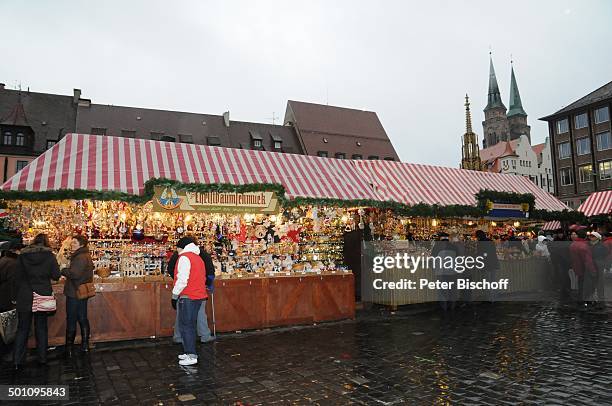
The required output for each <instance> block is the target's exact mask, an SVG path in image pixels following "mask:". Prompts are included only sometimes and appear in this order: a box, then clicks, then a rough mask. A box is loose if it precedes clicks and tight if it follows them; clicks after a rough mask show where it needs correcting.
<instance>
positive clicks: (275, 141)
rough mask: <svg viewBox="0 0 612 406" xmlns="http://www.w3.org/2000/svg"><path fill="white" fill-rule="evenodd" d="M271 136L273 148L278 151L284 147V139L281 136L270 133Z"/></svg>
mask: <svg viewBox="0 0 612 406" xmlns="http://www.w3.org/2000/svg"><path fill="white" fill-rule="evenodd" d="M270 138H272V148H273V149H275V150H277V151H278V150H280V149H282V148H283V139H282V138H281V137H280V136H278V135H276V134H272V133H270Z"/></svg>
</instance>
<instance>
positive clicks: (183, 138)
mask: <svg viewBox="0 0 612 406" xmlns="http://www.w3.org/2000/svg"><path fill="white" fill-rule="evenodd" d="M179 141H180V142H182V143H185V144H193V136H192V135H191V134H179Z"/></svg>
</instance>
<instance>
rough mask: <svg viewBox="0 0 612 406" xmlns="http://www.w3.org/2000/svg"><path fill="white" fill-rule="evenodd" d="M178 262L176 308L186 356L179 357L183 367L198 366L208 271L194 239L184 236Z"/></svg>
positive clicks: (173, 298)
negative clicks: (198, 337) (199, 326)
mask: <svg viewBox="0 0 612 406" xmlns="http://www.w3.org/2000/svg"><path fill="white" fill-rule="evenodd" d="M176 247H177V251H178V254H179V256H178V261H177V264H176V271H175V272H174V287H173V289H172V307H173V308H174V309H177V310H178V315H177V316H178V318H179V331H180V334H181V339H182V342H183V354H181V355H179V357H178V358H179V365H183V366H188V365H195V364H197V363H198V355H197V352H196V348H195V342H196V327H197V315H198V312H199V310H200V308H201V306H202V302H203V301H204V299H207V298H208V294H207V292H206V269H205V265H204V261H203V260H202V258H201V257H200V248H198V246H197V245H196V244H195V240H194V239H193V238H191V237H183V238H181V239H180V240H179V241H178V242H177V243H176Z"/></svg>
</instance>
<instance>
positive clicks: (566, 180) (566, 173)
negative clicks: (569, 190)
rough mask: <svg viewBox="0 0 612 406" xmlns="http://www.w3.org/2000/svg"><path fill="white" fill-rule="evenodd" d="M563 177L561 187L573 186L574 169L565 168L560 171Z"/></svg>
mask: <svg viewBox="0 0 612 406" xmlns="http://www.w3.org/2000/svg"><path fill="white" fill-rule="evenodd" d="M559 174H560V175H561V185H563V186H567V185H573V184H574V180H573V179H572V169H571V168H563V169H561V170H560V171H559Z"/></svg>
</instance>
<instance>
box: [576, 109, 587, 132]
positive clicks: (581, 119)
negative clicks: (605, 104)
mask: <svg viewBox="0 0 612 406" xmlns="http://www.w3.org/2000/svg"><path fill="white" fill-rule="evenodd" d="M586 126H587V115H586V113H582V114H578V115H577V116H575V117H574V128H575V129H576V130H579V129H581V128H585V127H586Z"/></svg>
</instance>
